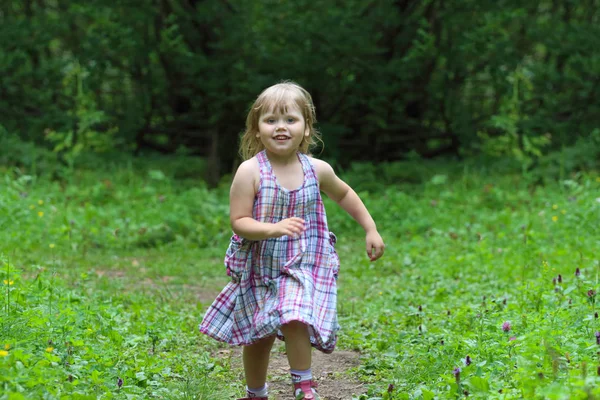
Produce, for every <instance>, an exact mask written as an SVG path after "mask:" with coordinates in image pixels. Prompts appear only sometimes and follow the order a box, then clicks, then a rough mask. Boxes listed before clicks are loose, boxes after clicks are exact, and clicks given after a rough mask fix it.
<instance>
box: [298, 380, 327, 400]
mask: <svg viewBox="0 0 600 400" xmlns="http://www.w3.org/2000/svg"><path fill="white" fill-rule="evenodd" d="M316 387H317V383H316V382H315V381H302V382H298V383H294V394H296V391H297V390H298V389H300V392H299V393H298V394H297V395H296V400H320V399H321V398H320V397H319V395H318V394H317V392H316V391H315V390H313V388H316Z"/></svg>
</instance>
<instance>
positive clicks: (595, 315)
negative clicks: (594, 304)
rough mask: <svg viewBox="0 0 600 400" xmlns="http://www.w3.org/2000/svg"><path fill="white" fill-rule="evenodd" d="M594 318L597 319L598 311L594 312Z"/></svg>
mask: <svg viewBox="0 0 600 400" xmlns="http://www.w3.org/2000/svg"><path fill="white" fill-rule="evenodd" d="M594 318H596V319H598V311H596V312H595V313H594Z"/></svg>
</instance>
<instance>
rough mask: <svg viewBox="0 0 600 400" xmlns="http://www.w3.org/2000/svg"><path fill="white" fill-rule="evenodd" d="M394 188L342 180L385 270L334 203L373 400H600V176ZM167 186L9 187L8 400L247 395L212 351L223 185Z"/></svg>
mask: <svg viewBox="0 0 600 400" xmlns="http://www.w3.org/2000/svg"><path fill="white" fill-rule="evenodd" d="M455 167H456V166H455ZM386 168H388V172H389V173H390V174H389V176H393V177H394V178H393V179H394V180H396V182H398V183H395V182H391V181H390V182H388V183H387V184H386V185H381V184H380V185H379V186H374V185H373V184H372V182H370V180H369V181H367V180H363V181H361V176H362V175H360V174H356V173H355V174H352V175H348V176H347V178H348V181H350V182H351V183H352V184H353V186H354V187H356V188H357V190H358V191H359V192H360V193H361V196H362V197H363V199H364V201H365V203H366V204H367V205H368V207H369V209H370V210H371V212H372V214H373V216H374V218H375V219H376V221H377V222H378V225H379V228H380V230H381V233H382V235H383V237H384V240H385V241H386V244H387V250H386V254H385V256H384V258H383V259H382V260H380V261H379V262H377V263H369V262H368V260H367V258H366V254H365V250H364V237H363V236H362V234H361V232H360V227H358V226H357V225H356V224H355V223H354V222H353V221H352V220H351V219H350V218H349V217H348V216H347V215H345V213H344V212H343V211H342V210H340V209H339V208H337V207H336V206H335V204H332V203H331V202H330V201H329V200H326V207H327V210H328V217H329V223H330V228H331V229H332V230H333V231H334V232H336V234H337V235H338V238H339V241H338V245H337V247H338V253H339V254H340V255H341V259H342V270H341V272H340V281H339V305H338V309H339V315H340V319H341V324H342V326H343V331H342V333H341V337H340V341H339V346H340V348H344V349H354V350H357V351H360V352H361V353H362V354H363V357H362V363H361V366H360V367H359V368H358V369H357V370H356V371H354V373H355V374H356V375H357V376H358V377H360V379H361V380H362V381H364V382H366V383H367V384H368V394H367V395H365V396H363V397H362V398H361V399H363V400H364V399H378V398H379V399H433V398H448V399H454V398H461V397H465V396H466V394H467V393H468V395H469V397H470V398H485V399H488V398H507V399H512V398H540V399H546V398H547V399H563V398H564V399H566V398H570V399H592V398H598V397H600V389H598V386H599V385H598V384H599V383H600V377H599V376H598V373H599V372H600V371H599V370H598V368H599V366H600V360H599V359H598V351H599V350H600V346H599V345H598V344H597V341H596V336H595V334H596V332H598V331H600V322H599V320H598V318H597V317H596V313H597V312H599V311H598V306H597V304H596V293H597V292H598V290H599V287H598V286H599V285H598V277H599V273H600V261H599V257H598V255H597V250H596V249H598V247H599V243H598V242H599V239H598V238H599V237H600V235H599V232H598V225H597V221H598V220H599V217H600V215H599V214H600V200H598V198H597V197H598V193H599V192H598V189H600V181H599V178H598V177H597V175H596V174H595V173H594V172H593V171H592V172H589V173H585V174H584V173H579V174H575V175H572V176H569V178H568V179H563V180H562V181H553V180H551V179H550V180H547V181H546V184H545V185H544V186H532V185H530V183H529V181H527V180H526V179H524V178H523V177H522V176H521V175H519V174H494V173H490V172H482V171H481V170H478V169H473V168H471V169H464V168H463V169H461V168H455V169H458V170H460V171H459V172H453V173H446V172H444V169H442V168H439V167H436V166H427V168H426V169H425V170H426V171H427V173H423V172H422V171H423V169H421V174H420V179H421V182H420V183H412V182H410V183H408V182H406V183H403V182H405V181H404V180H403V179H402V177H403V176H404V175H403V174H404V173H405V172H403V171H404V169H403V168H404V166H397V167H393V166H391V167H390V166H388V167H386ZM165 171H167V170H160V171H159V170H158V169H155V170H150V171H144V170H137V169H133V168H131V167H125V168H113V169H110V168H106V170H105V171H78V172H77V174H76V175H75V176H73V177H72V179H71V180H70V182H71V184H66V185H65V184H61V183H60V182H53V181H50V180H48V179H46V178H41V177H36V176H28V175H26V174H24V173H23V172H22V171H18V170H9V169H5V170H4V171H3V186H4V189H3V190H2V191H1V192H0V226H1V227H2V229H1V230H0V254H1V257H2V258H1V263H0V278H1V279H0V292H1V293H2V294H1V295H0V302H1V304H0V306H1V311H0V398H1V399H19V398H49V399H52V398H56V399H58V398H82V399H84V398H102V399H108V398H167V399H224V398H233V397H235V396H239V395H241V394H242V393H241V390H242V388H243V386H242V384H243V382H242V377H241V376H240V371H237V370H232V369H231V368H230V360H228V359H220V358H218V357H213V355H216V354H217V352H218V350H219V349H221V348H223V346H222V345H220V344H218V343H216V342H214V341H212V340H210V339H208V338H206V337H204V336H203V335H200V334H198V332H197V325H198V323H199V322H200V319H201V317H202V315H203V311H204V310H205V308H206V306H207V305H208V304H209V303H210V302H211V301H212V299H213V298H214V295H215V294H216V293H218V291H219V290H220V288H221V287H222V286H223V285H224V284H225V282H226V281H227V277H226V276H225V271H224V267H223V266H222V258H223V254H224V251H225V248H226V246H227V243H228V238H229V235H230V228H229V225H228V222H227V220H228V217H227V212H228V206H227V189H228V188H227V184H224V185H222V186H221V187H219V188H217V189H215V190H209V189H207V188H206V187H204V186H203V185H202V184H200V183H198V182H193V181H190V180H189V179H187V180H185V181H184V180H179V179H175V178H174V176H172V175H170V174H169V173H168V172H165ZM364 176H369V174H365V175H364ZM367 190H368V191H367ZM577 269H579V272H580V274H579V275H578V276H576V274H575V272H576V270H577ZM559 275H560V278H559ZM506 322H508V323H509V325H510V330H508V331H505V330H503V329H502V327H503V324H505V323H506ZM505 326H507V325H505ZM467 356H469V358H470V360H471V363H470V365H466V363H465V359H466V357H467ZM457 368H460V373H459V374H455V373H454V371H457ZM121 382H122V384H120V383H121Z"/></svg>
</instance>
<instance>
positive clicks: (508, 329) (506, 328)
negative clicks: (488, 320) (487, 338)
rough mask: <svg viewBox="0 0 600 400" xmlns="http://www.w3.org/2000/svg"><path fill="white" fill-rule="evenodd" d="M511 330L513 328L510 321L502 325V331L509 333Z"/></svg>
mask: <svg viewBox="0 0 600 400" xmlns="http://www.w3.org/2000/svg"><path fill="white" fill-rule="evenodd" d="M510 328H511V326H510V322H508V321H505V322H504V323H503V324H502V330H503V331H504V332H508V331H510Z"/></svg>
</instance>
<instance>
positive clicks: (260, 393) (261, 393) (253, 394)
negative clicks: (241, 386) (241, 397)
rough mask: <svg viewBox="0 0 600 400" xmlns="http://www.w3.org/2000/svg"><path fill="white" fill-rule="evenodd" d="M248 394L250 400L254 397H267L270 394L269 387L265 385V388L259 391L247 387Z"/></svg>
mask: <svg viewBox="0 0 600 400" xmlns="http://www.w3.org/2000/svg"><path fill="white" fill-rule="evenodd" d="M246 393H247V394H248V397H250V398H252V397H267V395H268V394H269V385H267V384H266V383H265V384H264V386H263V387H261V388H258V389H250V388H249V387H248V386H246Z"/></svg>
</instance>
